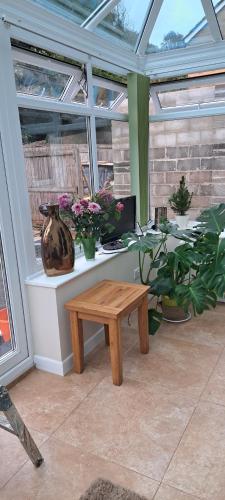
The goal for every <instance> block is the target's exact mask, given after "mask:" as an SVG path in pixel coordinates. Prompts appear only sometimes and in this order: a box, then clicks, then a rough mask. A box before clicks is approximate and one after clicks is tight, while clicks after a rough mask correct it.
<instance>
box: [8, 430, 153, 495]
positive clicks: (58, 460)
mask: <svg viewBox="0 0 225 500" xmlns="http://www.w3.org/2000/svg"><path fill="white" fill-rule="evenodd" d="M41 451H42V454H43V456H44V458H45V462H44V464H43V465H42V466H41V467H40V468H39V469H35V468H34V467H33V466H32V464H30V463H26V464H25V466H24V467H23V468H22V469H21V470H20V472H19V473H18V474H16V475H15V476H14V477H13V479H11V480H10V481H9V483H8V484H7V485H6V486H5V487H4V488H3V489H2V490H1V491H0V498H1V500H62V499H63V500H78V499H79V497H80V495H81V494H82V493H84V491H85V490H86V489H87V488H88V487H89V485H90V483H91V482H92V481H94V480H95V479H97V478H99V477H102V478H105V479H110V480H111V481H113V482H115V483H117V484H120V485H121V486H124V487H127V488H130V489H131V490H134V491H136V492H137V493H139V494H141V495H145V496H146V497H147V498H148V499H149V500H151V499H153V497H154V494H155V492H156V490H157V488H158V483H157V482H156V481H153V480H152V479H149V478H147V477H145V476H142V475H139V474H136V473H135V472H132V471H129V470H128V469H125V468H123V467H120V466H119V465H116V464H113V463H110V462H107V461H106V460H102V459H101V458H98V457H95V456H93V455H91V454H87V453H86V452H85V451H82V450H80V449H77V448H75V447H73V446H71V445H69V444H65V443H62V442H60V441H57V440H55V439H54V438H50V439H49V440H48V441H47V442H46V443H45V444H44V445H43V446H42V448H41Z"/></svg>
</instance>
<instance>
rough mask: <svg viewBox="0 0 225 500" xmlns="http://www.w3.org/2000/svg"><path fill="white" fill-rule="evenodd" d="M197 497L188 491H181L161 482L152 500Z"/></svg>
mask: <svg viewBox="0 0 225 500" xmlns="http://www.w3.org/2000/svg"><path fill="white" fill-rule="evenodd" d="M198 499H199V497H195V496H194V497H193V496H192V495H189V494H188V493H183V492H182V491H179V490H177V489H175V488H172V487H171V486H167V485H165V484H162V485H161V486H160V488H159V490H158V491H157V493H156V496H155V497H154V500H198Z"/></svg>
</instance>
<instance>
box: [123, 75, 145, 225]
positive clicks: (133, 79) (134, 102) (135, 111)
mask: <svg viewBox="0 0 225 500" xmlns="http://www.w3.org/2000/svg"><path fill="white" fill-rule="evenodd" d="M127 80H128V112H129V137H130V168H131V190H132V194H135V195H136V202H137V221H138V222H139V223H140V224H141V225H144V224H146V222H147V220H148V189H149V187H148V143H149V78H148V77H147V76H144V75H140V74H138V73H129V74H128V77H127Z"/></svg>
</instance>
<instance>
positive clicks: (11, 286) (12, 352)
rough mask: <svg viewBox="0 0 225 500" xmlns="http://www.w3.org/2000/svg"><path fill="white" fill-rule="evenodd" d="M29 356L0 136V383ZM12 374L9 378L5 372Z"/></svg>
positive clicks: (7, 379) (4, 381) (11, 377)
mask: <svg viewBox="0 0 225 500" xmlns="http://www.w3.org/2000/svg"><path fill="white" fill-rule="evenodd" d="M27 357H28V345H27V335H26V326H25V319H24V310H23V301H22V293H21V285H20V278H19V272H18V265H17V255H16V248H15V240H14V232H13V224H12V217H11V210H10V203H9V196H8V186H7V180H6V172H5V164H4V157H3V152H2V143H1V137H0V385H1V383H2V384H3V383H6V381H9V380H12V379H13V378H14V377H13V370H14V369H15V367H17V366H18V364H20V363H21V362H23V360H25V359H26V358H27ZM9 372H10V373H11V376H10V379H9V378H7V374H8V373H9Z"/></svg>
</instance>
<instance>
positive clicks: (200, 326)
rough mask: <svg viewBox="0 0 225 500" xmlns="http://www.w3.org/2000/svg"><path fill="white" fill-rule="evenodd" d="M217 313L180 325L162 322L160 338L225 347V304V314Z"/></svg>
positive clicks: (206, 313) (211, 312)
mask: <svg viewBox="0 0 225 500" xmlns="http://www.w3.org/2000/svg"><path fill="white" fill-rule="evenodd" d="M217 310H218V307H217V308H216V310H215V311H210V314H209V312H208V311H207V312H205V313H203V314H202V315H200V316H197V317H196V318H195V317H192V319H191V320H190V321H187V322H185V323H180V324H174V323H168V322H165V321H164V322H162V324H161V327H160V330H159V332H158V335H159V336H166V337H168V338H173V339H176V340H184V341H185V342H192V343H197V344H203V345H208V346H215V345H217V344H218V345H221V346H224V345H225V328H224V323H225V304H224V314H222V313H219V314H218V313H217Z"/></svg>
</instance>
